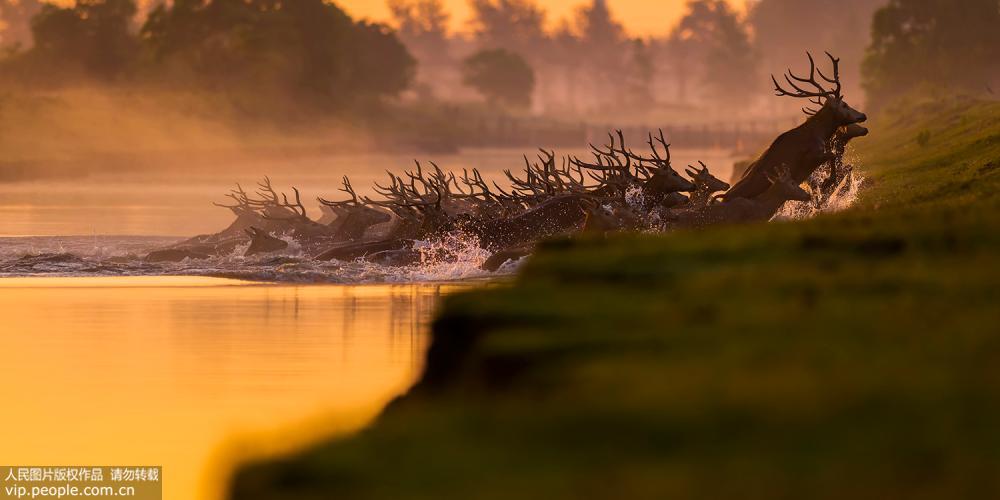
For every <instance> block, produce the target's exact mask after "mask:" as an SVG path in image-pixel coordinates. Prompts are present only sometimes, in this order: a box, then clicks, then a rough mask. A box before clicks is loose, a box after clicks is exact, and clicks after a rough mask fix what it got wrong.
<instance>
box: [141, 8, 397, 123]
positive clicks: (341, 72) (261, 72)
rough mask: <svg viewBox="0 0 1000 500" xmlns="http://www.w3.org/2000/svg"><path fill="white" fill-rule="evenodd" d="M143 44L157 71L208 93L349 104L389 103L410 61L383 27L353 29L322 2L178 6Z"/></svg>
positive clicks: (151, 25) (153, 19) (149, 29)
mask: <svg viewBox="0 0 1000 500" xmlns="http://www.w3.org/2000/svg"><path fill="white" fill-rule="evenodd" d="M142 37H143V40H144V42H145V43H146V45H147V47H149V49H150V51H151V53H152V55H153V58H154V60H155V61H156V63H157V64H159V65H168V66H170V67H174V68H176V67H178V66H180V67H187V68H188V69H189V74H190V75H192V77H193V78H196V79H200V80H201V81H203V82H205V83H207V84H211V85H227V86H232V85H239V86H240V87H241V88H245V87H247V86H249V87H254V86H256V87H259V88H260V89H269V88H273V89H276V90H286V91H306V92H305V95H303V93H298V94H297V95H298V96H299V97H306V96H312V97H314V98H322V99H323V100H326V101H328V102H331V103H334V104H347V103H349V102H353V101H356V100H358V99H363V98H366V97H380V96H385V95H394V94H396V93H398V92H399V91H401V90H402V89H404V88H405V87H406V86H407V85H408V84H409V82H410V81H411V80H412V77H413V73H414V68H415V61H414V60H413V58H412V56H411V55H410V54H409V52H408V51H407V50H406V47H405V46H403V44H402V43H401V42H400V41H399V39H398V38H397V37H396V35H395V33H394V32H393V31H392V30H391V29H389V28H387V27H386V26H383V25H378V24H369V23H363V22H362V23H355V22H354V21H353V20H352V19H351V18H350V17H349V16H348V15H347V14H346V13H345V12H344V11H343V10H341V9H340V8H339V7H337V6H336V5H334V4H333V3H331V2H327V1H324V0H296V1H295V2H277V3H276V2H274V1H273V0H241V1H235V0H175V1H174V2H173V3H172V5H170V6H167V5H161V6H159V7H158V8H156V9H155V10H154V11H153V12H152V13H151V14H150V16H149V19H148V20H147V21H146V24H145V25H144V26H143V28H142Z"/></svg>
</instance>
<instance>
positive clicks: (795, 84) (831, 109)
mask: <svg viewBox="0 0 1000 500" xmlns="http://www.w3.org/2000/svg"><path fill="white" fill-rule="evenodd" d="M826 55H827V57H829V58H830V62H832V63H833V76H832V77H828V76H826V74H825V73H823V71H822V70H820V69H818V68H816V62H815V61H814V60H813V56H812V54H810V53H809V52H806V56H807V57H808V58H809V77H807V78H804V77H800V76H798V75H796V74H795V73H792V71H791V70H788V73H786V74H785V75H783V76H784V78H785V82H787V83H788V85H790V86H791V88H792V89H793V90H791V91H789V90H786V89H785V88H783V87H782V86H781V84H779V83H778V79H777V78H775V77H774V75H771V81H772V82H773V83H774V92H775V95H777V96H789V97H795V98H798V99H809V101H810V102H812V103H813V104H816V105H818V106H820V109H819V110H818V111H817V110H813V109H811V108H808V107H805V108H802V110H803V111H805V112H806V114H810V115H814V116H829V117H831V118H832V121H833V124H834V126H835V127H842V126H844V125H850V124H852V123H861V122H864V121H866V120H868V116H867V115H865V114H864V113H862V112H860V111H858V110H856V109H854V108H852V107H851V106H850V105H848V104H847V102H846V101H844V96H843V95H842V94H841V84H840V59H838V58H836V57H833V56H832V55H830V53H829V52H827V53H826ZM816 75H819V77H820V78H821V79H823V80H824V81H825V82H826V83H827V84H831V85H833V86H834V87H833V89H828V88H826V87H825V86H824V85H823V84H821V83H820V82H819V81H818V80H816ZM806 86H811V87H813V89H815V90H807V89H806V88H803V87H806Z"/></svg>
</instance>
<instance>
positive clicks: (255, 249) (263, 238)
mask: <svg viewBox="0 0 1000 500" xmlns="http://www.w3.org/2000/svg"><path fill="white" fill-rule="evenodd" d="M246 233H247V236H250V246H249V247H247V249H246V252H244V253H243V256H244V257H249V256H251V255H256V254H259V253H270V252H277V251H279V250H284V249H286V248H288V242H287V241H285V240H282V239H279V238H275V237H274V236H271V235H270V234H268V233H267V231H264V230H261V229H258V228H256V227H253V226H251V227H249V228H247V230H246Z"/></svg>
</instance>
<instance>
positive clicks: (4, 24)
mask: <svg viewBox="0 0 1000 500" xmlns="http://www.w3.org/2000/svg"><path fill="white" fill-rule="evenodd" d="M41 10H42V2H41V1H40V0H0V46H3V47H6V48H8V49H10V50H18V49H24V48H27V47H30V46H31V44H32V37H31V19H32V18H33V17H35V16H36V15H37V14H38V13H39V12H40V11H41Z"/></svg>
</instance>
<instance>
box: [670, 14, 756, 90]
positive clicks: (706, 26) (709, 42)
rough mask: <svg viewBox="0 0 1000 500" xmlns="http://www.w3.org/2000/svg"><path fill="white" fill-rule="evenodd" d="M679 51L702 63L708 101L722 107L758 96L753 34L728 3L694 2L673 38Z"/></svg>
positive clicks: (703, 81) (674, 31) (703, 83)
mask: <svg viewBox="0 0 1000 500" xmlns="http://www.w3.org/2000/svg"><path fill="white" fill-rule="evenodd" d="M670 38H671V42H672V44H673V45H674V46H675V48H676V50H678V51H683V52H685V53H686V54H694V55H695V57H694V58H692V59H688V60H689V61H691V60H698V61H700V62H701V63H702V65H703V68H702V73H701V79H700V80H701V82H700V83H701V87H702V88H703V89H704V92H705V94H706V96H707V97H709V98H711V99H712V100H714V101H717V102H720V103H722V104H736V103H739V102H746V101H747V100H748V99H749V98H751V97H752V96H754V95H755V94H756V92H755V91H754V87H753V86H750V85H747V82H754V81H757V75H758V69H759V68H758V60H757V57H756V53H755V52H754V49H753V46H752V45H751V43H750V32H749V27H748V26H747V24H746V22H745V20H744V19H742V18H741V17H740V16H739V15H738V14H737V13H736V11H735V10H733V8H732V7H730V5H729V3H728V2H726V1H725V0H692V1H689V2H688V4H687V13H686V14H685V15H684V17H683V18H681V20H680V23H679V24H678V25H677V26H676V27H675V28H674V30H673V32H672V33H671V35H670Z"/></svg>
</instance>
